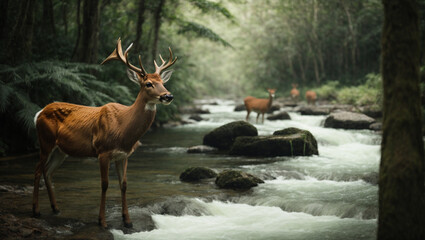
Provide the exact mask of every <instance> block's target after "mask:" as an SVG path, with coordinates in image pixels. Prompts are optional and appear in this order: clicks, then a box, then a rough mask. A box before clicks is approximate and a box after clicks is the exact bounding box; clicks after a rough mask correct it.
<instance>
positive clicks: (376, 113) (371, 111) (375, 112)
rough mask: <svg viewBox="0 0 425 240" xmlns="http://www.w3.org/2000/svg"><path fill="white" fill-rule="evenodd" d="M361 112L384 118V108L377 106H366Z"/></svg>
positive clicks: (372, 116)
mask: <svg viewBox="0 0 425 240" xmlns="http://www.w3.org/2000/svg"><path fill="white" fill-rule="evenodd" d="M361 112H362V113H363V114H365V115H367V116H369V117H371V118H382V110H381V109H378V108H376V107H364V108H363V109H361Z"/></svg>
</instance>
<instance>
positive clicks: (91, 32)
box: [73, 0, 99, 63]
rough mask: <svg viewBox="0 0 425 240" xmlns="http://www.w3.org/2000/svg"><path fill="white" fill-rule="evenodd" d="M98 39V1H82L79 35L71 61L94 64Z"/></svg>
mask: <svg viewBox="0 0 425 240" xmlns="http://www.w3.org/2000/svg"><path fill="white" fill-rule="evenodd" d="M78 5H79V4H78ZM78 8H79V6H78ZM78 11H79V10H78ZM77 18H79V14H77ZM78 21H79V19H78ZM78 31H79V30H78ZM98 38H99V0H84V2H83V24H82V26H81V35H80V36H79V37H78V39H77V44H76V52H75V55H74V57H73V59H74V60H75V61H77V62H85V63H96V62H97V47H98Z"/></svg>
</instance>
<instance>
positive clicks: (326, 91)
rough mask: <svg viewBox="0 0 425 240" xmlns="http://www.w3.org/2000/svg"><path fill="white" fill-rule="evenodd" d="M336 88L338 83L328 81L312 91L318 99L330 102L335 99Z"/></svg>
mask: <svg viewBox="0 0 425 240" xmlns="http://www.w3.org/2000/svg"><path fill="white" fill-rule="evenodd" d="M338 86H339V82H338V81H328V82H326V83H325V84H324V85H322V86H320V87H318V88H314V89H312V90H313V91H315V92H316V94H317V97H318V98H319V99H321V100H328V101H332V100H336V99H337V93H338Z"/></svg>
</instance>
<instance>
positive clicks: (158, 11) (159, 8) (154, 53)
mask: <svg viewBox="0 0 425 240" xmlns="http://www.w3.org/2000/svg"><path fill="white" fill-rule="evenodd" d="M164 3H165V0H159V3H158V5H157V7H156V9H155V13H154V22H155V23H154V40H153V46H152V59H156V56H157V55H158V42H159V30H160V28H161V18H162V16H161V13H162V7H163V6H164Z"/></svg>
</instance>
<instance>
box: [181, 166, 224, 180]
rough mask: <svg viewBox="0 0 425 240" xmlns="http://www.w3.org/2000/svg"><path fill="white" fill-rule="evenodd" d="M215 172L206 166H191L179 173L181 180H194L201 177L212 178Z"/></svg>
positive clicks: (215, 174)
mask: <svg viewBox="0 0 425 240" xmlns="http://www.w3.org/2000/svg"><path fill="white" fill-rule="evenodd" d="M216 176H217V173H216V172H214V171H213V170H211V169H209V168H206V167H191V168H188V169H186V170H185V171H184V172H182V173H181V174H180V180H181V181H182V182H196V181H199V180H201V179H206V178H214V177H216Z"/></svg>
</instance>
